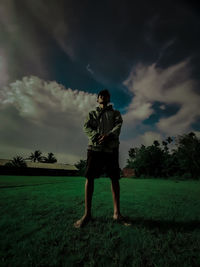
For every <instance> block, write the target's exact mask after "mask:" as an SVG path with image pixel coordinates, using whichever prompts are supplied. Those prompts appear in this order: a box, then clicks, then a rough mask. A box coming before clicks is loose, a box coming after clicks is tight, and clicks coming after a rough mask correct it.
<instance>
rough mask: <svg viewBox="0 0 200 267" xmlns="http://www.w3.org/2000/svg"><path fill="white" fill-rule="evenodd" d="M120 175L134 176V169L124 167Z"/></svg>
mask: <svg viewBox="0 0 200 267" xmlns="http://www.w3.org/2000/svg"><path fill="white" fill-rule="evenodd" d="M122 176H123V177H126V178H131V177H134V176H135V171H134V169H131V168H124V169H123V170H122Z"/></svg>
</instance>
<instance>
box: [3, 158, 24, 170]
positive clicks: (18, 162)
mask: <svg viewBox="0 0 200 267" xmlns="http://www.w3.org/2000/svg"><path fill="white" fill-rule="evenodd" d="M5 166H7V167H12V168H13V167H14V168H26V167H27V165H26V162H25V160H24V158H23V157H21V156H16V157H14V158H13V159H12V160H11V161H10V162H8V163H6V164H5Z"/></svg>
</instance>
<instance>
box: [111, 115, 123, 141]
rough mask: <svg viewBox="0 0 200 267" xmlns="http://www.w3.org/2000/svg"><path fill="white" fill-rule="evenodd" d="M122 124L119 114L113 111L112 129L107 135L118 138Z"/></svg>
mask: <svg viewBox="0 0 200 267" xmlns="http://www.w3.org/2000/svg"><path fill="white" fill-rule="evenodd" d="M122 123H123V120H122V116H121V114H120V112H119V111H118V110H115V118H114V127H113V129H112V130H111V131H110V132H108V135H109V136H113V137H115V138H118V137H119V135H120V132H121V127H122Z"/></svg>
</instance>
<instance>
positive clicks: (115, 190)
mask: <svg viewBox="0 0 200 267" xmlns="http://www.w3.org/2000/svg"><path fill="white" fill-rule="evenodd" d="M111 190H112V195H113V206H114V214H113V219H114V220H116V221H118V222H120V223H122V224H123V225H125V226H130V225H131V223H130V222H128V221H127V219H126V218H125V217H124V216H122V215H121V212H120V185H119V180H118V179H116V180H114V179H113V180H112V184H111Z"/></svg>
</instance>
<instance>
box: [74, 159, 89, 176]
mask: <svg viewBox="0 0 200 267" xmlns="http://www.w3.org/2000/svg"><path fill="white" fill-rule="evenodd" d="M86 164H87V160H83V159H81V160H80V161H78V162H77V163H76V164H75V167H76V168H77V169H78V174H79V175H80V176H83V175H84V173H85V170H86Z"/></svg>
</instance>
